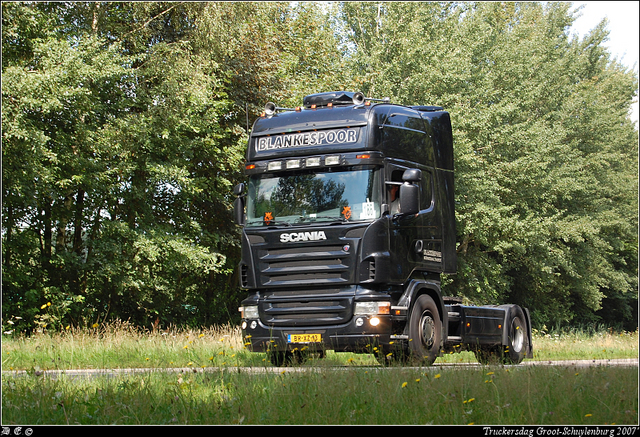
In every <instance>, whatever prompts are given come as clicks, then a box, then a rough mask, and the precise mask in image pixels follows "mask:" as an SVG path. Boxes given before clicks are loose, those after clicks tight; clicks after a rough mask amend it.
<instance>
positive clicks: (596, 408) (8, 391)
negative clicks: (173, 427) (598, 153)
mask: <svg viewBox="0 0 640 437" xmlns="http://www.w3.org/2000/svg"><path fill="white" fill-rule="evenodd" d="M534 357H535V358H534V359H539V360H563V359H565V360H573V359H594V358H597V359H603V358H629V357H635V358H637V357H638V333H637V332H635V333H616V332H611V331H606V330H602V331H599V332H585V331H571V332H569V331H567V332H563V333H547V332H536V333H535V338H534ZM467 361H468V362H474V363H475V358H474V357H473V355H472V354H470V353H461V354H453V355H446V356H443V357H440V358H438V360H437V361H436V365H435V366H433V367H429V368H403V367H394V368H383V367H380V366H378V364H377V362H376V361H375V360H374V358H373V357H372V356H371V355H357V354H337V353H328V354H327V357H326V358H325V359H323V360H312V361H310V362H308V363H306V364H305V366H307V367H309V366H310V368H309V369H306V371H303V372H301V371H299V370H300V369H297V368H283V369H278V368H273V367H272V366H271V364H270V363H269V361H268V360H267V359H266V356H265V355H264V354H259V353H251V352H249V351H247V350H246V349H245V348H244V345H243V343H242V339H241V335H240V331H239V329H238V328H237V327H235V326H222V327H212V328H206V329H200V330H183V329H177V328H171V329H168V330H165V331H141V330H139V329H136V328H135V327H133V326H131V325H129V324H127V323H124V322H116V323H113V324H110V325H107V326H102V327H100V328H95V329H69V330H65V331H64V332H60V333H50V334H41V335H35V336H31V337H25V336H16V337H3V342H2V367H3V370H4V371H7V370H27V374H26V375H24V376H17V375H16V374H14V372H9V373H8V374H4V373H3V378H2V422H3V424H67V423H68V424H76V423H79V424H232V423H243V424H427V423H432V424H469V423H474V424H494V425H508V424H581V425H582V424H613V423H616V424H637V423H638V369H637V367H634V368H614V367H610V368H609V367H595V368H575V367H571V366H569V367H542V366H508V367H502V366H495V367H486V366H477V367H471V368H470V367H462V368H460V367H451V366H449V367H447V366H438V364H439V363H451V362H467ZM333 365H338V366H341V367H338V368H335V367H331V366H333ZM161 367H174V368H178V370H177V371H175V372H173V373H163V372H152V371H151V370H149V371H148V372H146V371H145V372H142V373H139V374H135V375H123V376H116V377H106V376H100V377H95V378H91V379H73V378H71V377H70V376H66V375H64V374H63V375H60V376H58V377H57V378H51V377H49V374H48V372H47V370H55V369H77V368H85V369H91V368H94V369H110V368H120V369H123V368H149V369H151V368H161Z"/></svg>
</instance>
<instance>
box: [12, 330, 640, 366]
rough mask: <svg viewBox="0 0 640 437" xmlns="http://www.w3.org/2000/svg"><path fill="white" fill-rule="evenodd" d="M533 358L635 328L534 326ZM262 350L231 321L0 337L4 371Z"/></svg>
mask: <svg viewBox="0 0 640 437" xmlns="http://www.w3.org/2000/svg"><path fill="white" fill-rule="evenodd" d="M533 346H534V349H533V350H534V359H535V360H572V359H613V358H637V357H638V332H637V331H636V332H632V333H629V332H613V331H608V330H601V331H597V332H587V331H584V330H573V331H566V332H563V333H547V332H544V331H536V332H535V333H534V339H533ZM451 362H453V363H455V362H473V363H475V362H476V359H475V357H474V356H473V354H472V353H469V352H464V353H459V354H450V355H449V354H448V355H444V356H442V357H440V358H438V360H437V361H436V363H451ZM309 364H311V365H324V364H326V365H336V364H337V365H341V364H348V365H377V362H376V361H375V359H374V358H373V356H371V355H362V354H346V353H331V352H329V353H328V354H327V359H325V360H319V361H318V360H315V361H311V362H310V363H309ZM267 365H270V364H269V363H268V361H267V359H266V357H265V355H264V354H259V353H251V352H249V351H247V350H246V348H245V347H244V345H243V342H242V338H241V332H240V328H239V327H237V326H232V325H225V326H214V327H207V328H202V329H199V330H195V329H179V328H176V327H171V328H169V329H166V330H156V331H148V330H140V329H138V328H136V327H134V326H133V325H131V324H129V323H127V322H113V323H111V324H107V325H104V326H101V327H98V328H91V329H77V328H71V329H68V330H64V331H63V332H57V333H48V334H38V335H33V336H29V337H26V336H20V335H18V336H4V337H3V341H2V368H3V370H27V369H36V370H52V369H80V368H84V369H87V368H88V369H91V368H93V369H107V368H151V367H194V368H199V367H217V366H267Z"/></svg>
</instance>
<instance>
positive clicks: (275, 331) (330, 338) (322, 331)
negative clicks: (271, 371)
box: [242, 315, 392, 353]
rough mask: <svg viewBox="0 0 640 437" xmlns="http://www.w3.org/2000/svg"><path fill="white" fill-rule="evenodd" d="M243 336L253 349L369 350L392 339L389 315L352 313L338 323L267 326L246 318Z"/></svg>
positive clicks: (246, 343) (261, 350) (246, 344)
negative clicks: (345, 320)
mask: <svg viewBox="0 0 640 437" xmlns="http://www.w3.org/2000/svg"><path fill="white" fill-rule="evenodd" d="M376 321H377V324H376ZM372 322H373V323H372ZM301 334H310V335H301ZM314 334H315V335H314ZM242 337H243V339H244V342H245V347H246V348H247V349H249V350H251V351H253V352H267V351H293V350H302V349H305V350H310V351H321V350H323V351H324V350H334V351H336V352H358V353H372V352H374V348H376V347H378V346H380V345H388V344H389V342H390V341H392V321H391V317H390V316H388V315H375V316H372V315H354V316H353V317H352V319H351V321H350V322H349V323H345V324H341V325H332V326H318V327H313V326H305V327H270V326H266V325H264V324H262V323H261V321H260V320H257V319H246V320H243V323H242Z"/></svg>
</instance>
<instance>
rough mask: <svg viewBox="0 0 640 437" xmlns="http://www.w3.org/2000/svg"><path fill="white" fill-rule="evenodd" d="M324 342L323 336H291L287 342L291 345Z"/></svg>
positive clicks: (288, 336)
mask: <svg viewBox="0 0 640 437" xmlns="http://www.w3.org/2000/svg"><path fill="white" fill-rule="evenodd" d="M321 341H322V335H321V334H289V335H287V342H289V343H320V342H321Z"/></svg>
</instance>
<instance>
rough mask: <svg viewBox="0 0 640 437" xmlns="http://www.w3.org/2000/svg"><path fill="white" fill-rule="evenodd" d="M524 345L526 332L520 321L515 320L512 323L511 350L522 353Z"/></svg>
mask: <svg viewBox="0 0 640 437" xmlns="http://www.w3.org/2000/svg"><path fill="white" fill-rule="evenodd" d="M523 344H524V330H523V329H522V325H521V324H520V320H519V319H514V320H513V322H512V323H511V349H513V351H514V352H518V353H519V352H520V351H521V350H522V346H523Z"/></svg>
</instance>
